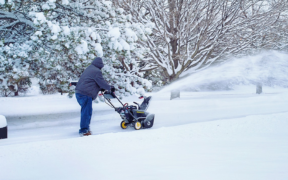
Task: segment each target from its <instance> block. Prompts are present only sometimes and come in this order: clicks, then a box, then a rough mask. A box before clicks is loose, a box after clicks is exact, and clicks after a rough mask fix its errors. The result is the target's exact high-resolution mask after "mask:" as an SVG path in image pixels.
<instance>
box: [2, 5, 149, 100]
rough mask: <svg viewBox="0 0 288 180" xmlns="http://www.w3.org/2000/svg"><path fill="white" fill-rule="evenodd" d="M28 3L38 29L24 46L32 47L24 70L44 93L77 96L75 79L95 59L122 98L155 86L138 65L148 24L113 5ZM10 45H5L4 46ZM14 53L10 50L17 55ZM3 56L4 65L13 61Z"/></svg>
mask: <svg viewBox="0 0 288 180" xmlns="http://www.w3.org/2000/svg"><path fill="white" fill-rule="evenodd" d="M28 2H29V3H26V4H29V7H25V8H23V6H25V4H24V5H23V4H21V5H19V7H20V6H21V7H22V8H23V9H25V10H27V8H28V9H29V11H28V12H29V13H27V14H26V15H27V19H29V18H30V19H31V21H33V27H34V28H35V31H34V34H33V35H32V36H30V39H29V40H27V41H25V42H24V43H22V45H23V44H27V45H30V47H29V48H27V49H25V50H24V51H23V52H26V54H27V56H28V57H27V58H26V59H27V61H28V64H29V66H26V67H27V68H28V69H29V70H31V71H32V72H31V73H30V76H31V75H33V76H35V77H38V78H39V79H40V87H41V89H42V91H43V92H44V93H45V92H47V93H48V92H51V91H52V92H53V91H61V92H73V89H70V88H71V87H69V86H68V85H69V81H70V80H77V79H78V78H79V77H80V75H81V73H82V72H83V71H84V69H85V68H86V67H87V66H88V65H90V63H91V62H92V60H93V59H94V58H95V57H102V58H103V61H104V64H105V67H104V68H103V70H102V71H103V75H104V77H105V79H106V80H107V81H108V83H109V84H112V85H114V86H115V87H116V89H118V90H119V91H117V92H118V93H119V94H118V95H123V94H133V93H136V92H138V93H141V92H143V91H144V89H143V88H146V90H149V89H150V88H151V82H149V81H148V80H145V79H143V78H142V76H143V75H142V73H140V72H139V65H138V63H139V60H140V59H141V58H142V54H143V53H144V51H146V49H144V48H143V47H141V46H139V44H138V41H144V40H146V35H147V33H149V32H150V31H149V29H148V28H147V27H145V24H140V23H132V22H131V15H124V14H123V9H121V8H114V7H113V6H112V3H111V2H110V1H104V0H96V1H92V0H90V1H81V0H76V1H69V0H62V1H59V0H48V1H37V0H36V1H28ZM13 5H14V6H16V5H15V4H13V3H12V9H13ZM10 9H11V8H10ZM9 46H11V44H9V45H8V44H7V45H5V44H3V45H2V46H1V48H3V49H5V48H6V49H7V48H8V47H9ZM15 50H16V49H15ZM15 50H11V49H10V51H11V52H13V53H15V52H14V51H15ZM13 53H12V54H13ZM0 58H1V62H4V60H2V59H6V60H5V62H6V61H8V62H9V60H8V59H7V57H5V58H4V55H3V53H2V54H1V57H0ZM22 61H23V60H22ZM2 64H3V63H2ZM6 64H7V63H6ZM6 64H5V65H4V64H3V67H4V66H6ZM24 71H25V70H24ZM26 72H30V71H26ZM5 81H6V80H5ZM3 82H4V81H3Z"/></svg>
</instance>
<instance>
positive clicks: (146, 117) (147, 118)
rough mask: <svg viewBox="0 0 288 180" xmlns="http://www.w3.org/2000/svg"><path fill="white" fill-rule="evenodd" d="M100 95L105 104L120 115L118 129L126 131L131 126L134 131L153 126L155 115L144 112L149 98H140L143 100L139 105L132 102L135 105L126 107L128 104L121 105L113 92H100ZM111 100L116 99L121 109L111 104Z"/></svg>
mask: <svg viewBox="0 0 288 180" xmlns="http://www.w3.org/2000/svg"><path fill="white" fill-rule="evenodd" d="M100 95H102V96H103V97H104V99H105V102H106V103H107V104H108V105H109V106H110V107H112V108H114V109H115V111H116V112H117V113H119V114H120V117H121V118H122V122H121V123H120V127H121V128H122V129H126V128H127V127H128V126H132V127H134V128H135V129H136V130H139V129H141V128H151V127H152V126H153V124H154V117H155V115H154V114H149V113H148V112H147V111H146V110H147V108H148V106H149V101H150V100H151V96H149V97H145V96H141V97H140V99H142V98H144V100H143V102H142V104H141V105H139V104H138V103H136V102H134V104H135V105H128V103H125V104H123V103H122V102H121V101H120V99H119V98H118V97H117V96H116V95H115V94H114V92H111V91H106V92H101V93H100ZM111 99H117V100H118V101H119V102H120V103H121V105H122V107H115V106H114V105H113V104H112V102H111ZM136 105H137V106H136Z"/></svg>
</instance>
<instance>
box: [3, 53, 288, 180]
mask: <svg viewBox="0 0 288 180" xmlns="http://www.w3.org/2000/svg"><path fill="white" fill-rule="evenodd" d="M266 56H267V55H263V57H261V56H260V57H258V56H257V57H250V60H251V61H252V62H254V66H256V67H257V63H258V65H259V64H260V65H261V66H262V63H263V62H262V60H263V59H264V60H265V59H267V58H268V59H269V58H270V60H271V58H272V59H273V57H276V59H277V58H278V59H280V60H279V63H278V65H279V67H278V66H277V67H278V68H277V67H273V68H270V69H269V68H268V70H267V71H265V73H264V74H265V78H262V79H261V74H263V73H259V72H260V71H259V68H258V70H255V69H254V70H253V71H250V70H251V68H252V67H254V66H251V67H250V65H249V66H248V65H247V64H246V65H247V67H242V66H241V65H240V64H241V63H240V64H239V62H238V61H235V62H234V65H233V63H231V64H230V65H229V68H227V67H225V66H227V64H226V65H225V64H224V65H222V66H219V67H214V68H213V69H212V71H210V70H211V69H210V70H204V71H202V72H199V73H197V74H193V75H190V76H189V77H187V78H182V79H180V80H179V81H177V82H175V83H174V84H172V85H171V86H169V87H167V88H165V89H164V90H162V91H160V92H158V93H151V94H147V95H152V96H153V99H152V101H151V104H150V107H149V109H148V111H149V112H151V113H154V114H155V124H154V126H153V128H151V129H141V130H139V131H136V130H134V129H133V128H128V129H126V130H122V129H121V128H120V122H121V118H120V116H119V115H118V114H117V113H116V112H115V111H114V110H113V109H111V108H110V107H109V106H107V105H106V104H105V103H102V102H99V103H93V109H94V111H93V117H92V122H91V129H92V131H93V135H92V136H89V137H79V135H78V129H79V121H80V106H79V105H78V103H77V101H76V99H75V97H74V98H72V99H69V98H67V96H61V95H46V96H43V95H35V94H34V95H33V93H30V95H29V96H26V97H13V98H12V97H9V98H0V115H4V116H5V117H6V119H7V121H8V139H5V140H0V179H1V180H2V179H3V180H51V179H53V180H58V179H62V180H63V179H69V180H82V179H97V180H110V179H111V180H115V179H117V180H121V179H123V180H130V179H131V180H132V179H137V180H141V179H143V180H144V179H145V180H154V179H155V180H156V179H157V180H159V179H161V180H162V179H163V180H168V179H171V180H172V179H173V180H174V179H181V180H182V179H183V180H184V179H185V180H186V179H187V180H190V179H197V180H287V179H288V131H287V129H288V120H287V118H288V88H287V82H286V79H288V76H287V72H288V71H286V70H287V69H286V68H287V67H288V66H286V64H287V62H286V61H287V60H286V61H285V58H284V57H287V56H285V55H283V54H280V55H279V54H278V53H276V54H275V53H274V54H272V56H269V57H267V58H266ZM283 56H284V57H283ZM257 58H258V59H257ZM286 59H287V58H286ZM240 60H241V61H243V59H240ZM248 60H249V58H248ZM258 60H259V62H258ZM265 61H266V60H265ZM260 62H261V63H260ZM285 63H286V64H285ZM244 64H245V63H244ZM268 65H269V64H268ZM223 66H224V67H225V68H223ZM239 66H240V67H239ZM280 66H281V67H280ZM233 68H234V70H233ZM225 69H229V72H226V71H225ZM241 69H242V70H243V71H242V70H241ZM252 69H253V68H252ZM256 69H257V68H256ZM260 69H261V68H260ZM264 69H265V68H264ZM237 70H238V71H237ZM246 70H247V71H246ZM274 70H276V71H277V70H279V71H277V72H274V73H272V71H274ZM280 71H281V72H280ZM211 72H214V73H211ZM247 72H249V73H247ZM261 72H264V71H261ZM211 74H213V76H211V77H210V75H211ZM247 74H248V75H247ZM253 74H254V75H253ZM214 76H217V78H214ZM271 77H272V78H271ZM227 78H228V79H227ZM239 79H240V81H239ZM275 80H276V81H275ZM259 81H261V82H262V83H263V84H264V86H263V94H260V95H257V94H256V93H255V92H256V87H255V82H259ZM273 83H275V84H273ZM215 84H217V86H215ZM268 85H270V86H273V87H268ZM281 86H282V87H281ZM221 87H225V88H221ZM226 87H228V88H226ZM284 87H286V88H284ZM173 89H181V90H186V92H181V97H180V98H178V99H174V100H170V93H169V92H170V90H173ZM223 89H225V90H226V91H223ZM227 89H230V90H229V91H227ZM34 90H35V87H34ZM187 90H189V91H187ZM204 90H210V91H204ZM211 90H214V91H211ZM215 90H216V91H215ZM36 91H37V90H36ZM195 91H198V92H195ZM133 101H136V102H138V103H140V102H141V100H139V99H137V97H136V96H131V97H126V98H124V99H123V102H128V103H129V104H132V102H133ZM113 102H115V104H117V102H116V101H115V100H113ZM118 105H119V104H118Z"/></svg>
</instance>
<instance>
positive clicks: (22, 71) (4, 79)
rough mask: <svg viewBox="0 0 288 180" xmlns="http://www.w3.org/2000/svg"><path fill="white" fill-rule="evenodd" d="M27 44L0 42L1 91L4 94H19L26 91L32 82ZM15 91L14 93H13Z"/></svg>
mask: <svg viewBox="0 0 288 180" xmlns="http://www.w3.org/2000/svg"><path fill="white" fill-rule="evenodd" d="M29 50H30V46H29V45H27V44H21V45H20V44H18V43H15V44H9V45H6V46H4V44H3V43H1V42H0V93H1V95H2V96H12V95H18V93H19V92H22V93H23V92H26V90H27V89H28V87H30V85H31V82H30V79H29V77H30V76H31V75H32V74H33V73H29V72H30V70H31V68H30V62H29V60H28V53H27V52H28V51H29ZM13 93H14V94H13Z"/></svg>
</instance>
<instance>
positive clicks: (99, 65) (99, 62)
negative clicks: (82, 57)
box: [92, 57, 104, 69]
mask: <svg viewBox="0 0 288 180" xmlns="http://www.w3.org/2000/svg"><path fill="white" fill-rule="evenodd" d="M92 64H93V65H94V66H96V67H97V68H99V69H102V68H103V67H104V64H103V61H102V59H101V58H100V57H96V58H95V59H94V60H93V62H92Z"/></svg>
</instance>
